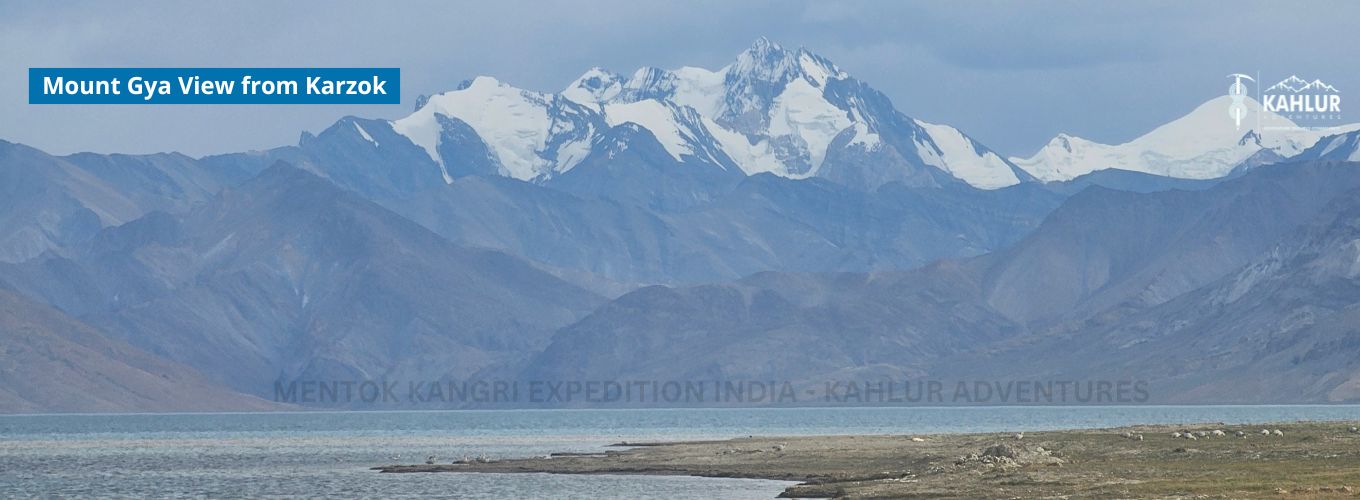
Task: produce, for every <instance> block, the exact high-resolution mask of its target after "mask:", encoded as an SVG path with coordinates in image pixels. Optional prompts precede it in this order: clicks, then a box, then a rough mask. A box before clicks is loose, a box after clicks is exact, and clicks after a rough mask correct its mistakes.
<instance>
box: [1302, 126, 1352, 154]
mask: <svg viewBox="0 0 1360 500" xmlns="http://www.w3.org/2000/svg"><path fill="white" fill-rule="evenodd" d="M1295 158H1296V159H1299V160H1336V161H1360V130H1357V131H1353V132H1348V133H1345V134H1337V135H1333V136H1328V137H1323V138H1322V139H1319V140H1318V141H1317V144H1314V145H1313V147H1311V148H1308V149H1307V150H1306V151H1304V152H1302V153H1299V155H1298V156H1296V157H1295Z"/></svg>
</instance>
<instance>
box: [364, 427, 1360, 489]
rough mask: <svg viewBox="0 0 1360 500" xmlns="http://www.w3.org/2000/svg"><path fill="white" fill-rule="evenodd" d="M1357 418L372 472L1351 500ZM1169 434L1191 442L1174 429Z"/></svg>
mask: <svg viewBox="0 0 1360 500" xmlns="http://www.w3.org/2000/svg"><path fill="white" fill-rule="evenodd" d="M1358 425H1360V422H1313V423H1308V422H1301V423H1288V424H1270V425H1251V426H1235V425H1224V424H1213V423H1207V424H1199V425H1176V426H1166V425H1157V426H1137V427H1124V428H1117V429H1090V430H1071V431H1051V432H1026V433H1024V435H1023V437H1021V438H1019V439H1017V436H1015V435H1013V434H938V435H916V436H805V437H753V438H743V439H733V440H724V441H700V442H674V443H621V444H619V445H616V446H617V447H618V449H616V450H610V451H607V452H604V453H600V454H559V455H554V456H550V457H542V458H530V459H515V460H493V461H481V460H475V459H474V460H460V461H458V462H456V463H451V464H450V463H445V464H435V465H389V466H383V467H375V468H374V470H378V471H382V472H394V473H399V472H503V473H524V472H547V473H560V474H664V475H692V476H705V477H740V478H758V479H778V480H789V481H798V482H799V483H800V484H798V485H796V486H792V487H790V488H788V489H787V490H786V491H785V492H784V493H783V495H782V496H785V497H853V498H894V497H896V498H900V497H953V498H1034V497H1062V496H1077V497H1104V498H1110V497H1115V498H1148V497H1153V498H1158V497H1172V498H1181V497H1185V498H1189V497H1194V498H1244V497H1272V498H1277V497H1281V496H1285V497H1289V496H1295V497H1301V498H1352V497H1357V496H1360V433H1354V432H1350V430H1349V428H1350V427H1351V426H1358ZM1263 429H1265V430H1269V431H1274V430H1276V429H1278V430H1279V431H1280V433H1279V434H1282V435H1276V434H1275V433H1273V432H1272V433H1271V434H1270V435H1265V434H1262V433H1261V431H1262V430H1263ZM1181 431H1189V433H1192V434H1194V435H1195V438H1194V439H1190V438H1186V437H1175V436H1174V434H1175V433H1177V432H1181ZM1214 431H1221V432H1222V435H1218V433H1215V432H1214ZM1238 431H1241V432H1242V433H1243V434H1244V437H1238V436H1237V435H1236V432H1238ZM1200 433H1203V434H1204V436H1203V437H1200V436H1199V434H1200ZM1139 436H1141V438H1140V437H1139Z"/></svg>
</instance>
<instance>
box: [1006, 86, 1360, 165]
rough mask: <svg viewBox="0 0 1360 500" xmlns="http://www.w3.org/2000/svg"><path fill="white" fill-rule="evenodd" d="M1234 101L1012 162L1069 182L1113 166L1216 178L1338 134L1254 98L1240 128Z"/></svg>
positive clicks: (1060, 141) (1067, 141)
mask: <svg viewBox="0 0 1360 500" xmlns="http://www.w3.org/2000/svg"><path fill="white" fill-rule="evenodd" d="M1292 80H1298V82H1297V85H1308V84H1307V83H1306V82H1303V80H1301V79H1297V78H1293V79H1288V80H1285V81H1284V82H1280V84H1291V85H1293V84H1295V83H1293V82H1292ZM1231 103H1232V98H1230V97H1228V96H1219V97H1215V98H1213V99H1210V100H1208V101H1206V102H1204V103H1203V104H1201V105H1199V106H1198V107H1196V108H1195V109H1194V110H1193V111H1191V112H1190V113H1188V114H1186V115H1184V116H1181V117H1179V118H1177V119H1175V120H1172V121H1170V122H1167V123H1166V124H1164V125H1162V126H1160V127H1157V128H1156V129H1153V130H1151V131H1149V132H1147V133H1146V134H1143V135H1142V136H1140V137H1138V138H1136V139H1133V140H1131V141H1129V142H1126V143H1123V144H1116V145H1108V144H1101V143H1097V142H1093V141H1088V140H1085V139H1081V138H1078V137H1072V136H1069V135H1066V134H1059V135H1058V136H1057V137H1055V138H1054V139H1053V140H1051V141H1049V143H1048V144H1047V145H1045V146H1044V147H1043V148H1042V149H1040V150H1039V152H1037V153H1035V155H1034V156H1031V157H1029V158H1011V162H1013V163H1015V164H1016V165H1017V166H1019V167H1020V168H1022V169H1024V170H1025V171H1027V172H1029V173H1030V174H1032V175H1034V176H1035V177H1037V178H1039V179H1040V180H1043V181H1065V180H1070V179H1073V178H1076V177H1079V176H1082V175H1086V174H1089V173H1091V172H1095V171H1097V170H1104V169H1110V168H1114V169H1120V170H1130V171H1135V172H1144V173H1149V174H1154V175H1160V176H1165V177H1176V178H1182V179H1216V178H1219V177H1223V176H1226V175H1228V174H1229V173H1231V172H1232V171H1233V169H1234V168H1237V166H1238V165H1240V164H1242V163H1243V162H1244V161H1247V160H1248V159H1250V158H1252V157H1253V156H1255V155H1257V154H1258V153H1259V152H1261V151H1263V150H1267V151H1269V153H1272V154H1275V155H1278V156H1279V157H1282V158H1288V157H1291V156H1294V155H1297V154H1299V153H1300V152H1302V151H1303V150H1304V149H1307V148H1308V147H1309V146H1312V145H1313V144H1314V143H1316V142H1317V140H1318V139H1319V138H1320V137H1322V136H1323V135H1327V134H1328V133H1337V131H1335V130H1333V131H1330V132H1326V131H1320V130H1310V129H1306V128H1302V127H1299V126H1298V125H1297V124H1295V123H1294V122H1293V121H1290V120H1289V119H1288V118H1286V117H1284V116H1280V115H1278V114H1275V113H1272V112H1268V111H1265V110H1264V109H1263V108H1262V107H1261V105H1260V103H1258V102H1256V100H1254V99H1251V98H1250V97H1248V98H1246V100H1245V102H1244V104H1245V105H1246V107H1247V110H1248V115H1247V119H1246V120H1244V121H1243V123H1242V127H1241V129H1239V128H1238V126H1237V124H1236V123H1234V121H1233V120H1232V119H1230V118H1229V117H1228V109H1229V106H1230V105H1231ZM1354 128H1355V126H1348V127H1347V128H1345V129H1343V130H1349V129H1354Z"/></svg>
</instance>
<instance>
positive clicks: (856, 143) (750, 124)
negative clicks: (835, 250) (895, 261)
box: [392, 38, 1031, 189]
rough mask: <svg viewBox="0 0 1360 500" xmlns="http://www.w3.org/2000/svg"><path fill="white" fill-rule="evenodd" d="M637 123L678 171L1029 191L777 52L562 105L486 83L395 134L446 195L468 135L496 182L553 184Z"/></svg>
mask: <svg viewBox="0 0 1360 500" xmlns="http://www.w3.org/2000/svg"><path fill="white" fill-rule="evenodd" d="M625 123H633V124H636V125H639V126H641V127H643V128H646V129H647V130H648V131H650V132H651V134H650V136H651V137H653V138H654V139H655V140H656V141H657V142H659V143H660V144H661V145H662V147H663V148H664V149H665V150H666V151H667V152H668V153H669V154H670V155H671V156H672V157H673V158H674V159H675V160H676V161H679V162H681V163H683V164H699V165H707V166H708V167H712V168H717V169H722V170H737V171H740V172H742V173H744V174H746V175H754V174H757V173H765V172H768V173H772V174H775V175H779V176H783V177H789V178H807V177H822V178H826V179H829V180H833V181H837V182H841V183H844V184H849V185H854V186H856V187H861V188H865V189H873V188H876V187H877V186H878V185H881V184H883V183H886V182H892V181H901V182H905V183H908V184H912V185H938V184H940V183H945V182H953V180H954V179H957V180H962V181H963V182H966V183H968V184H971V185H973V186H975V187H978V188H983V189H995V188H1001V187H1005V186H1010V185H1014V184H1017V183H1020V182H1023V181H1026V180H1030V179H1031V177H1030V176H1029V175H1028V174H1027V173H1025V172H1024V171H1023V170H1021V169H1019V168H1017V167H1016V166H1015V165H1013V164H1011V163H1010V162H1009V161H1007V160H1006V159H1004V158H1003V157H1001V156H1000V155H998V154H996V153H995V152H993V151H991V150H990V149H988V148H986V147H985V146H983V145H981V144H979V143H978V142H976V141H974V140H973V139H971V138H969V137H968V136H967V135H965V134H963V133H962V132H960V131H958V130H957V129H954V128H953V127H949V126H947V125H937V124H930V123H925V122H921V121H917V120H915V119H912V118H910V117H908V116H906V115H904V114H902V113H900V112H898V111H897V110H896V109H895V108H894V107H893V105H892V103H891V102H890V101H889V100H888V98H887V97H886V96H884V95H883V94H882V93H880V92H878V91H876V90H874V89H872V88H871V87H869V86H868V85H866V84H864V83H863V82H860V81H859V80H856V79H854V78H853V77H851V76H849V75H848V74H846V73H845V72H844V71H842V70H841V69H840V68H838V67H837V66H836V65H835V64H833V63H832V62H831V61H829V60H827V59H826V58H823V57H821V56H819V55H817V54H814V53H812V52H810V51H808V50H806V49H798V50H789V49H785V48H783V47H781V46H779V45H778V44H775V43H773V42H771V41H769V40H767V39H765V38H761V39H759V40H756V42H755V43H754V44H753V45H752V46H751V47H750V48H748V49H747V50H745V51H743V52H742V53H741V54H739V55H738V56H737V58H736V60H735V61H734V62H732V63H731V64H729V65H727V66H725V67H723V68H721V69H719V70H716V71H711V70H707V69H702V68H694V67H683V68H679V69H675V70H665V69H659V68H650V67H646V68H641V69H639V70H637V71H635V72H634V73H633V74H632V75H630V76H623V75H620V74H616V73H612V72H609V71H606V70H604V69H601V68H591V69H590V70H588V71H586V72H585V73H584V74H582V75H581V77H580V78H577V79H576V80H575V81H573V82H572V83H571V84H570V85H568V86H567V87H566V88H565V89H564V90H562V91H561V92H559V93H557V94H548V93H539V92H533V91H528V90H523V89H518V88H515V87H512V86H510V85H507V84H505V83H502V82H500V81H497V80H495V79H494V78H490V77H478V78H476V79H474V80H472V81H470V82H467V83H465V84H464V85H462V86H460V87H459V88H458V89H457V90H454V91H450V92H445V93H442V94H438V95H435V96H431V97H429V98H428V99H427V100H423V102H422V103H421V105H420V106H419V107H418V109H417V110H416V111H415V112H414V113H413V114H411V115H410V116H407V117H405V118H402V119H399V120H396V121H393V122H392V129H393V130H394V131H395V132H397V133H398V134H401V135H404V136H406V137H408V138H409V139H410V140H411V142H412V143H414V144H416V145H418V146H419V147H420V148H421V149H423V150H424V151H425V152H426V153H427V154H428V155H429V157H430V158H431V159H432V160H434V161H435V162H436V163H438V164H439V165H440V168H441V174H442V176H443V178H444V180H445V182H453V179H454V178H456V177H458V176H459V175H458V173H457V172H459V171H463V172H467V171H468V169H466V168H457V167H456V166H454V165H450V163H451V162H452V161H453V158H451V157H450V155H451V154H453V152H452V151H450V150H453V149H457V147H451V146H448V145H447V143H449V142H452V139H453V138H457V139H458V140H459V141H462V143H463V144H465V145H466V143H467V142H468V141H469V140H470V138H469V137H467V136H468V135H469V134H466V133H459V131H467V130H470V131H471V132H473V134H472V135H475V136H476V138H477V139H479V140H480V142H481V143H482V144H481V145H484V146H485V147H486V149H487V150H488V151H489V152H490V156H491V157H492V163H493V165H492V167H491V168H489V169H490V170H493V171H494V172H496V173H498V174H500V175H504V176H508V177H513V178H516V179H521V180H527V181H534V182H548V181H550V180H551V179H553V178H555V177H557V176H559V175H561V174H563V173H565V172H567V171H569V170H571V169H572V168H573V167H575V166H576V165H577V164H579V163H581V162H582V160H584V159H585V158H586V157H587V156H589V155H590V154H591V152H592V150H593V149H595V148H596V147H597V146H598V143H599V141H600V140H601V139H602V138H603V137H605V136H606V132H607V130H608V129H610V128H611V127H617V126H620V125H622V124H625ZM630 136H632V135H630ZM638 137H641V136H638ZM472 146H473V147H478V146H480V145H477V144H473V145H472ZM473 170H476V169H473Z"/></svg>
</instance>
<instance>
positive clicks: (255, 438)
mask: <svg viewBox="0 0 1360 500" xmlns="http://www.w3.org/2000/svg"><path fill="white" fill-rule="evenodd" d="M1343 419H1349V420H1354V419H1360V406H1122V407H1093V406H1083V407H952V408H781V409H648V410H625V409H615V410H506V411H490V410H488V411H441V412H293V413H228V414H117V415H11V416H0V497H31V496H34V495H56V496H121V497H146V496H155V497H165V496H194V497H214V498H221V497H258V496H367V497H389V498H390V497H431V496H453V497H460V498H506V497H555V498H568V497H571V498H715V497H717V498H773V497H774V496H775V495H777V494H779V492H780V491H782V490H783V489H784V488H785V487H786V486H787V485H788V484H789V483H785V482H780V481H761V480H744V479H709V478H692V477H647V476H570V475H549V474H522V475H498V474H378V473H375V472H373V471H370V470H369V467H373V466H376V465H385V464H392V463H424V461H425V459H426V457H428V456H430V455H434V456H435V457H436V460H437V461H438V462H440V463H448V462H450V461H453V460H458V459H462V458H465V457H468V458H471V457H477V456H486V457H488V458H512V457H526V456H536V455H546V454H548V453H553V452H563V451H568V452H590V451H601V450H603V449H604V448H603V447H604V446H606V445H608V444H611V443H616V442H620V441H644V440H682V439H711V438H730V437H738V436H748V435H820V434H927V433H941V432H1013V431H1019V430H1045V429H1069V428H1098V427H1116V426H1121V425H1128V424H1139V423H1142V424H1153V423H1168V424H1174V423H1194V422H1224V423H1227V424H1247V423H1263V422H1278V421H1295V420H1343Z"/></svg>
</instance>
